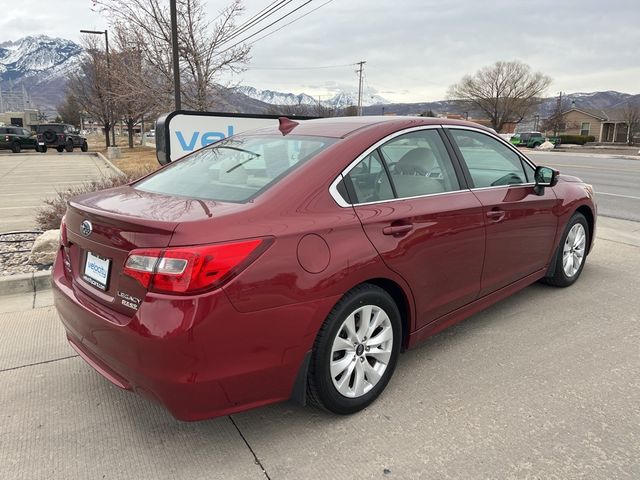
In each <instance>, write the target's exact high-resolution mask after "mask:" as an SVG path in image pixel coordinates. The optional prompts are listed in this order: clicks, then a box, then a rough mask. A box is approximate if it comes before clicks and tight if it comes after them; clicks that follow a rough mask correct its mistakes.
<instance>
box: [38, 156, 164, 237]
mask: <svg viewBox="0 0 640 480" xmlns="http://www.w3.org/2000/svg"><path fill="white" fill-rule="evenodd" d="M153 170H155V168H153V169H140V170H138V171H135V172H130V173H127V174H125V175H119V176H115V177H107V178H101V179H99V180H92V181H90V182H86V183H82V184H80V185H74V186H73V187H69V188H67V189H65V190H60V191H58V192H57V193H56V196H55V197H54V198H48V199H46V200H45V201H44V205H43V206H42V207H40V208H38V210H37V211H36V223H37V224H38V227H40V228H41V229H42V230H53V229H57V228H60V222H61V221H62V217H63V215H64V214H65V212H66V211H67V204H68V203H69V199H70V198H71V197H75V196H76V195H81V194H83V193H88V192H97V191H98V190H105V189H107V188H113V187H119V186H122V185H126V184H127V183H131V182H133V181H134V180H137V179H138V178H140V177H142V176H144V175H146V174H147V173H150V172H152V171H153Z"/></svg>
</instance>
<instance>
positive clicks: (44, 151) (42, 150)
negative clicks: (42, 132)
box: [38, 145, 47, 153]
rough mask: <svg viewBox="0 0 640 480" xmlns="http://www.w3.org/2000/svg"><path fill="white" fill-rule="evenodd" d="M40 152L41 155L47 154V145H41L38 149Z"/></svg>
mask: <svg viewBox="0 0 640 480" xmlns="http://www.w3.org/2000/svg"><path fill="white" fill-rule="evenodd" d="M38 151H39V152H40V153H47V146H46V145H41V146H39V147H38Z"/></svg>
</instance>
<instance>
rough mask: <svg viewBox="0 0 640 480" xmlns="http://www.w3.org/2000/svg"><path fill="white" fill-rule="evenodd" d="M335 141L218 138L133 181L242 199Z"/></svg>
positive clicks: (169, 191) (143, 186)
mask: <svg viewBox="0 0 640 480" xmlns="http://www.w3.org/2000/svg"><path fill="white" fill-rule="evenodd" d="M334 142H335V139H332V138H324V137H302V136H298V137H296V136H287V137H282V136H247V137H242V136H238V137H233V138H230V139H227V140H222V141H220V142H217V143H215V144H214V145H212V146H210V147H207V148H205V149H203V150H200V151H198V152H195V153H193V154H191V155H189V156H187V157H185V158H183V159H181V160H179V161H177V162H175V163H173V164H170V165H169V166H167V167H165V168H163V169H162V170H160V171H159V172H157V173H155V174H153V175H151V176H150V177H147V178H145V179H144V180H141V181H140V182H138V183H137V184H135V188H137V189H139V190H144V191H147V192H154V193H161V194H165V195H178V196H183V197H192V198H201V199H206V200H218V201H222V202H245V201H247V200H249V199H250V198H252V197H253V196H255V195H256V194H257V193H258V192H260V191H262V190H265V189H266V188H268V187H270V186H271V185H273V184H275V183H276V182H277V181H278V180H280V179H281V178H284V177H285V176H286V175H287V174H288V173H289V172H290V171H291V170H293V169H294V168H295V167H296V166H298V165H300V164H302V163H303V162H305V161H307V160H309V159H310V158H311V157H313V156H314V155H317V154H318V153H319V152H321V151H322V150H324V149H325V148H326V147H328V146H329V145H331V144H332V143H334Z"/></svg>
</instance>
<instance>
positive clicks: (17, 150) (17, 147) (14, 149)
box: [11, 142, 20, 153]
mask: <svg viewBox="0 0 640 480" xmlns="http://www.w3.org/2000/svg"><path fill="white" fill-rule="evenodd" d="M11 151H12V152H13V153H20V144H19V143H18V142H14V143H13V145H11Z"/></svg>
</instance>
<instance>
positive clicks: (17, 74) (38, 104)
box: [0, 35, 640, 118]
mask: <svg viewBox="0 0 640 480" xmlns="http://www.w3.org/2000/svg"><path fill="white" fill-rule="evenodd" d="M82 53H83V49H82V47H81V46H80V45H78V44H76V43H74V42H72V41H70V40H65V39H62V38H51V37H48V36H46V35H36V36H28V37H24V38H21V39H19V40H16V41H5V42H3V43H0V91H1V92H2V96H3V97H4V109H5V110H8V109H9V108H7V107H9V106H11V105H10V102H9V101H8V100H7V99H8V98H11V94H10V93H8V92H16V91H17V92H24V91H26V93H27V97H28V98H26V99H25V100H26V101H25V102H24V104H25V105H24V106H23V108H28V107H31V108H39V109H41V110H44V111H48V112H54V111H55V109H56V106H57V105H58V104H60V103H61V102H62V100H63V98H64V95H65V88H64V87H65V83H66V78H67V77H68V75H69V73H70V72H72V71H74V70H75V69H77V68H78V66H79V65H80V62H81V60H82ZM631 96H632V95H629V94H627V93H620V92H616V91H605V92H590V93H570V94H567V95H566V96H565V98H566V99H567V102H571V103H570V104H571V105H575V106H576V107H577V108H585V109H592V110H602V109H609V108H620V107H622V106H623V105H624V103H625V102H627V101H628V99H629V98H630V97H631ZM21 97H23V95H17V96H16V95H14V98H21ZM638 97H640V96H638ZM1 98H2V97H0V99H1ZM216 101H217V108H216V110H220V111H226V112H242V113H254V114H260V113H262V114H264V113H278V107H280V106H282V107H297V106H306V107H315V106H318V104H320V105H321V106H323V107H327V108H335V109H342V108H345V107H347V106H350V105H355V104H357V92H356V91H338V92H336V93H335V95H334V96H333V97H331V98H329V99H318V98H317V97H313V96H311V95H307V94H305V93H289V92H279V91H274V90H260V89H257V88H255V87H251V86H239V87H235V88H222V87H221V88H219V89H218V93H217V95H216ZM362 104H363V113H364V114H365V115H374V114H380V113H395V114H398V115H411V114H420V113H423V112H427V111H429V110H431V111H433V112H434V113H445V112H448V113H459V114H462V113H464V112H462V111H461V109H462V107H460V105H459V104H457V103H456V102H453V101H449V100H441V101H436V102H418V103H392V102H389V101H388V100H386V99H384V98H382V97H380V96H379V95H376V94H375V92H373V91H368V90H365V91H364V92H363V95H362ZM555 105H556V98H555V97H550V98H546V99H545V100H544V101H543V102H542V103H541V105H540V107H539V112H538V113H539V115H540V116H541V117H542V118H544V117H546V116H548V115H549V113H550V112H551V111H553V109H554V107H555ZM2 106H3V102H2V101H0V108H2ZM468 113H469V114H470V116H473V115H474V114H475V113H477V112H468Z"/></svg>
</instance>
